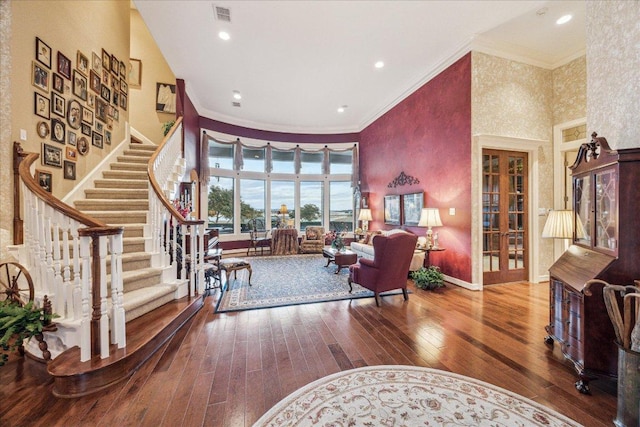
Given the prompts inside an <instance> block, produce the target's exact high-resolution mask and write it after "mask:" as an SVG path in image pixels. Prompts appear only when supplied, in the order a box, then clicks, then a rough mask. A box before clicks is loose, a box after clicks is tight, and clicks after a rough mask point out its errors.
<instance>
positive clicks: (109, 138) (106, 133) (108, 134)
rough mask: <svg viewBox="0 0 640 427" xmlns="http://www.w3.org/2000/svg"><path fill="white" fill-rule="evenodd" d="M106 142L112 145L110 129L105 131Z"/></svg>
mask: <svg viewBox="0 0 640 427" xmlns="http://www.w3.org/2000/svg"><path fill="white" fill-rule="evenodd" d="M104 143H105V144H108V145H111V131H110V130H106V131H104Z"/></svg>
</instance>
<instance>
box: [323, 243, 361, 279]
mask: <svg viewBox="0 0 640 427" xmlns="http://www.w3.org/2000/svg"><path fill="white" fill-rule="evenodd" d="M322 256H323V257H325V258H327V265H325V267H329V264H331V263H332V262H333V263H334V264H335V265H336V266H337V267H338V268H336V274H338V273H339V272H340V270H341V269H343V268H345V267H349V266H350V265H351V264H355V263H356V262H357V261H358V254H356V253H355V252H353V251H351V250H349V249H343V250H342V251H340V252H338V250H337V249H334V248H332V247H331V246H325V247H324V249H322Z"/></svg>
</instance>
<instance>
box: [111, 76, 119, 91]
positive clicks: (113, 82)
mask: <svg viewBox="0 0 640 427" xmlns="http://www.w3.org/2000/svg"><path fill="white" fill-rule="evenodd" d="M111 87H112V88H113V90H114V91H116V92H117V91H119V90H120V79H118V78H114V79H111Z"/></svg>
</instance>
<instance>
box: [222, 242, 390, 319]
mask: <svg viewBox="0 0 640 427" xmlns="http://www.w3.org/2000/svg"><path fill="white" fill-rule="evenodd" d="M245 259H246V260H247V261H249V262H250V263H251V269H252V270H253V274H252V275H251V286H249V285H248V278H249V274H248V272H247V271H246V270H241V271H238V272H237V273H238V278H237V280H234V274H235V273H232V275H231V276H232V277H231V279H230V280H229V286H228V289H227V290H226V291H225V292H223V294H222V298H220V300H219V301H218V306H217V307H216V312H217V313H225V312H229V311H240V310H250V309H256V308H269V307H282V306H286V305H296V304H309V303H316V302H325V301H338V300H345V299H356V298H369V297H373V292H371V291H370V290H368V289H365V288H363V287H362V286H360V285H357V284H355V283H354V284H353V292H351V293H349V284H348V283H347V279H348V277H349V269H348V268H343V269H341V270H340V273H338V274H335V271H336V266H335V264H333V263H331V264H330V265H329V266H328V267H326V265H327V259H326V258H324V257H323V256H322V255H320V254H307V255H294V256H266V257H255V258H254V257H248V258H245ZM401 293H402V291H400V290H398V291H391V292H386V293H382V294H380V295H382V296H385V295H397V294H401Z"/></svg>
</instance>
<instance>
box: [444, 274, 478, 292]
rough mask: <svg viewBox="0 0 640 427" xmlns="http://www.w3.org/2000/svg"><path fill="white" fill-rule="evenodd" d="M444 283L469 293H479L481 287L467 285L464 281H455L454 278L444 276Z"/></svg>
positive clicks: (472, 284)
mask: <svg viewBox="0 0 640 427" xmlns="http://www.w3.org/2000/svg"><path fill="white" fill-rule="evenodd" d="M444 281H445V282H447V283H452V284H454V285H456V286H460V287H461V288H465V289H469V290H470V291H481V290H482V286H480V285H479V284H477V283H469V282H465V281H464V280H460V279H456V278H455V277H451V276H447V275H446V274H445V275H444Z"/></svg>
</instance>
